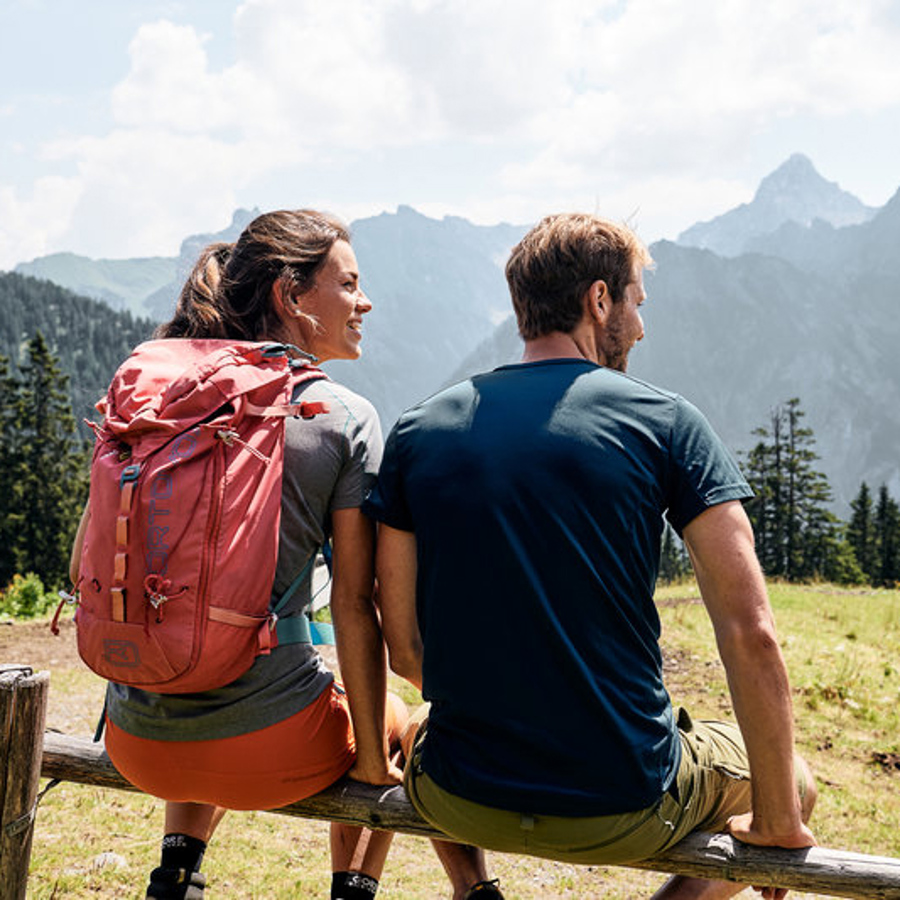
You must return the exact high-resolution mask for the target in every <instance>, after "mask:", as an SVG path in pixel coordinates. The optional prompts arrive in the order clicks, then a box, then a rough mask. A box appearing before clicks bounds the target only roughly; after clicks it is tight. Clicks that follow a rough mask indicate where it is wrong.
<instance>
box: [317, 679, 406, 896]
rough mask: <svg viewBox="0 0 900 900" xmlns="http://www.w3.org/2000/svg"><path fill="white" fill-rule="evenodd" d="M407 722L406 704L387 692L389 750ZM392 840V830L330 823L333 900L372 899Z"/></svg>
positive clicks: (386, 724) (394, 744) (395, 746)
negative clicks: (373, 829)
mask: <svg viewBox="0 0 900 900" xmlns="http://www.w3.org/2000/svg"><path fill="white" fill-rule="evenodd" d="M408 719H409V711H408V710H407V708H406V704H405V703H404V702H403V701H402V700H401V699H400V698H399V697H398V696H397V695H396V694H392V693H390V692H388V695H387V703H386V705H385V730H386V732H387V738H388V746H390V747H391V749H395V748H399V746H400V736H401V734H402V733H403V729H404V728H405V727H406V722H407V720H408ZM393 839H394V833H393V832H392V831H372V830H371V829H369V828H363V827H361V826H359V825H343V824H341V823H338V822H333V823H332V825H331V871H332V884H331V898H332V900H365V898H367V897H374V896H375V892H376V891H377V890H378V881H379V879H380V878H381V873H382V872H383V871H384V864H385V861H386V860H387V855H388V851H389V850H390V849H391V842H392V841H393Z"/></svg>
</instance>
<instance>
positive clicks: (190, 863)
mask: <svg viewBox="0 0 900 900" xmlns="http://www.w3.org/2000/svg"><path fill="white" fill-rule="evenodd" d="M205 852H206V843H205V842H204V841H201V840H200V838H195V837H191V836H190V835H189V834H167V835H166V836H165V837H164V838H163V840H162V859H161V861H160V865H161V866H162V867H163V868H164V869H184V870H185V871H186V872H199V871H200V863H202V862H203V854H204V853H205Z"/></svg>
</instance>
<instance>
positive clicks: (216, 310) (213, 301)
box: [154, 243, 234, 338]
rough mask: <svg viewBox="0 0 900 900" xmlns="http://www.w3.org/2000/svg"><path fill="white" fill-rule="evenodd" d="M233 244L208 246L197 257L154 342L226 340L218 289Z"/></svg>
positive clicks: (220, 285) (220, 287)
mask: <svg viewBox="0 0 900 900" xmlns="http://www.w3.org/2000/svg"><path fill="white" fill-rule="evenodd" d="M233 248H234V244H226V243H218V244H210V245H209V246H208V247H206V248H205V249H204V250H203V252H202V253H201V254H200V258H199V259H198V260H197V262H196V263H195V265H194V268H193V269H192V271H191V274H190V275H189V276H188V279H187V281H186V282H185V284H184V287H183V288H182V289H181V296H180V297H179V298H178V303H177V304H176V306H175V315H174V316H173V317H172V319H171V320H170V321H169V322H166V323H165V324H163V325H160V326H159V328H157V329H156V332H155V335H154V336H155V337H158V338H173V337H182V338H222V337H227V336H228V335H227V328H226V324H225V318H224V316H223V315H222V307H221V289H222V280H223V276H224V271H225V265H226V264H227V262H228V258H229V256H230V255H231V251H232V249H233Z"/></svg>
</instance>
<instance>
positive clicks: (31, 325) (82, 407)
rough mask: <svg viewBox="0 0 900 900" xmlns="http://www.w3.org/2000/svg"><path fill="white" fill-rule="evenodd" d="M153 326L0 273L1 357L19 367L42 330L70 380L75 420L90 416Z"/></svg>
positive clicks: (33, 281) (50, 286) (55, 289)
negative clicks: (132, 351)
mask: <svg viewBox="0 0 900 900" xmlns="http://www.w3.org/2000/svg"><path fill="white" fill-rule="evenodd" d="M152 330H153V323H152V322H150V320H149V319H138V318H135V317H134V316H132V315H131V313H129V312H117V311H114V310H112V309H110V308H109V306H107V305H106V304H105V303H101V302H100V301H98V300H91V299H89V298H87V297H80V296H78V295H77V294H73V293H72V292H71V291H67V290H65V289H64V288H61V287H58V286H57V285H55V284H51V283H50V282H49V281H41V280H38V279H36V278H29V277H27V276H24V275H18V274H16V273H12V272H8V273H2V272H0V355H2V356H5V357H6V358H7V359H9V360H10V361H11V362H12V364H13V366H14V367H15V366H16V365H18V364H19V363H20V362H21V361H22V359H23V354H24V352H25V347H26V344H27V342H28V341H29V340H30V339H31V338H32V337H33V336H34V334H35V332H36V331H40V332H41V333H42V334H43V335H44V338H45V339H46V341H47V345H48V346H49V347H50V350H51V351H52V352H53V353H54V355H55V356H57V357H58V358H59V361H60V367H61V369H62V371H63V372H64V373H66V374H67V375H69V376H70V378H71V381H70V383H69V394H70V396H71V398H72V406H73V409H74V411H75V418H76V420H77V421H79V422H80V421H81V419H82V418H84V417H91V416H92V415H94V409H93V405H94V403H95V402H96V401H97V400H98V399H99V398H100V397H101V396H103V394H104V393H105V391H106V387H107V385H108V384H109V380H110V378H111V377H112V374H113V372H114V371H115V369H116V367H117V366H118V364H119V363H120V362H121V361H122V360H123V359H124V358H125V357H126V356H127V355H128V352H129V351H130V350H131V348H132V347H133V346H134V345H135V344H137V343H139V342H140V341H142V340H144V339H146V338H147V337H149V336H150V333H151V332H152Z"/></svg>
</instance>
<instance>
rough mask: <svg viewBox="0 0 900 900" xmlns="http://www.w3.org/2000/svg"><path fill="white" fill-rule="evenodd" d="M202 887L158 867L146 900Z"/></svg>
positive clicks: (193, 899) (198, 896) (191, 896)
mask: <svg viewBox="0 0 900 900" xmlns="http://www.w3.org/2000/svg"><path fill="white" fill-rule="evenodd" d="M204 887H206V876H205V875H201V874H200V873H199V872H188V871H187V870H185V869H164V868H162V866H160V867H159V868H157V869H154V870H153V871H152V872H151V873H150V886H149V887H148V888H147V897H148V900H149V898H152V900H203V888H204ZM489 896H490V895H489Z"/></svg>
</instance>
